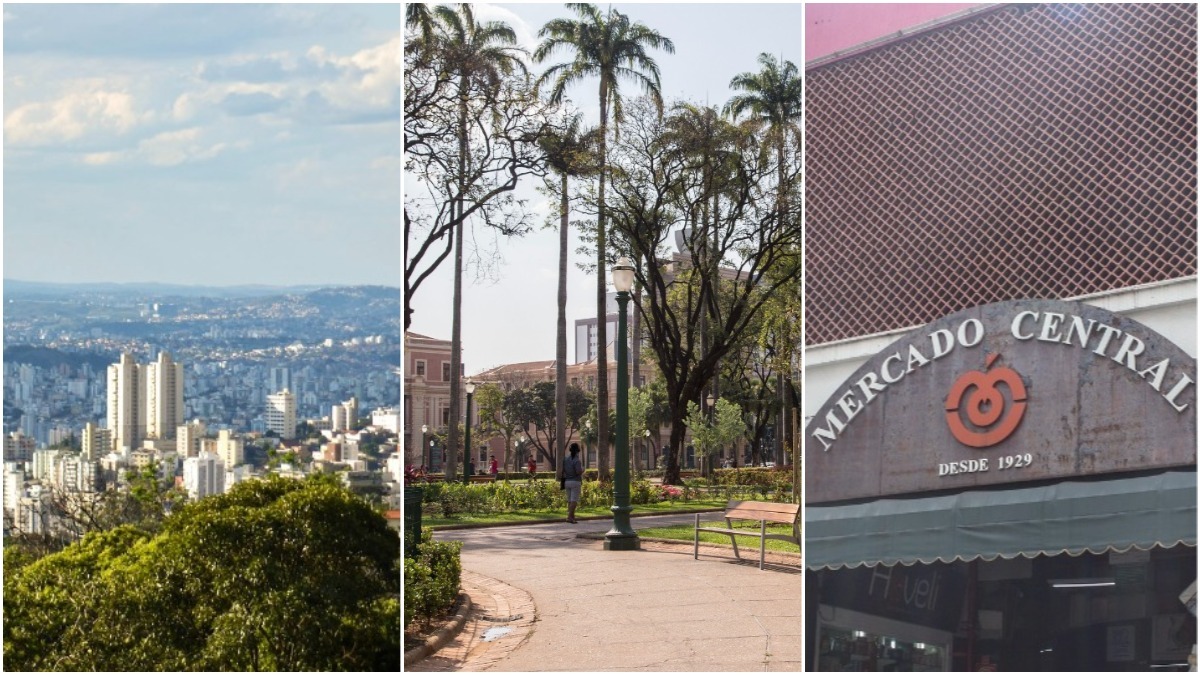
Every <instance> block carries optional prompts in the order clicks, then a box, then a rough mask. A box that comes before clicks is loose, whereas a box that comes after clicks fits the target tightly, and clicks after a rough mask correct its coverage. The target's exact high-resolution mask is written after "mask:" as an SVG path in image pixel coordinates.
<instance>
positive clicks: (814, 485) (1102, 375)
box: [805, 300, 1196, 503]
mask: <svg viewBox="0 0 1200 675" xmlns="http://www.w3.org/2000/svg"><path fill="white" fill-rule="evenodd" d="M1195 385H1196V361H1195V359H1194V358H1193V357H1191V356H1189V355H1188V354H1187V353H1185V352H1184V351H1183V350H1182V349H1180V348H1179V347H1178V346H1177V345H1175V344H1173V343H1171V342H1170V341H1169V340H1167V339H1166V338H1164V337H1163V336H1161V335H1159V334H1157V333H1156V332H1154V331H1153V330H1151V329H1149V328H1147V327H1146V326H1144V325H1142V324H1140V323H1138V322H1136V321H1134V320H1132V319H1129V318H1127V317H1123V316H1120V315H1117V314H1113V313H1112V312H1109V311H1107V310H1104V309H1101V308H1098V307H1093V306H1089V305H1086V304H1083V303H1078V302H1063V301H1056V300H1025V301H1012V302H1004V303H996V304H992V305H985V306H982V307H976V308H972V309H969V310H965V311H962V312H959V313H957V314H954V315H951V316H948V317H945V318H943V319H940V320H938V321H935V322H933V323H932V324H929V325H928V326H925V327H923V328H919V329H916V330H914V331H912V332H910V333H908V334H907V335H905V336H904V337H902V338H900V339H898V340H896V341H895V342H894V343H892V344H891V345H890V346H888V348H887V349H885V350H883V351H882V352H880V353H879V354H877V355H875V356H874V357H873V358H871V359H870V360H869V361H867V363H865V364H864V365H863V366H862V367H860V368H859V369H858V370H857V371H856V372H855V373H854V374H853V375H852V376H851V377H850V378H849V379H848V380H846V382H845V383H843V384H842V386H841V387H839V388H838V389H837V390H836V393H835V394H834V395H833V396H832V397H830V399H829V400H828V401H826V402H825V404H824V405H823V406H822V407H821V409H820V410H819V411H818V412H817V415H816V416H814V417H813V418H812V420H811V421H810V423H809V424H808V427H807V428H806V430H805V435H806V439H807V443H808V447H809V448H810V449H811V451H810V452H808V453H807V454H806V458H805V462H806V471H805V473H806V475H807V476H808V477H809V481H808V484H807V486H806V500H807V501H808V502H809V503H821V502H824V501H831V500H832V501H836V500H843V499H855V498H862V497H874V496H880V495H887V494H902V493H907V492H921V491H925V490H930V489H950V488H965V487H973V486H977V485H985V484H995V483H1005V482H1011V481H1018V480H1039V479H1044V478H1057V477H1068V476H1078V475H1089V474H1099V473H1110V472H1122V471H1137V470H1141V469H1149V468H1159V467H1164V466H1186V465H1190V464H1195V461H1196V459H1195V458H1196V443H1195V438H1196V430H1195V425H1196V416H1195V414H1194V413H1193V410H1194V407H1193V404H1194V402H1195V399H1196V386H1195ZM817 449H819V450H820V452H816V451H815V450H817Z"/></svg>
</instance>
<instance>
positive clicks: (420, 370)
mask: <svg viewBox="0 0 1200 675" xmlns="http://www.w3.org/2000/svg"><path fill="white" fill-rule="evenodd" d="M417 375H420V376H421V377H425V359H417Z"/></svg>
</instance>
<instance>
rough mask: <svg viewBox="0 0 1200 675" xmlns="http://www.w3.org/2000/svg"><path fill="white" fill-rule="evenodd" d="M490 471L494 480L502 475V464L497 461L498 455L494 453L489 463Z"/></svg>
mask: <svg viewBox="0 0 1200 675" xmlns="http://www.w3.org/2000/svg"><path fill="white" fill-rule="evenodd" d="M488 473H490V474H492V480H496V477H497V476H499V475H500V464H499V463H498V462H496V456H495V455H492V462H491V464H489V465H488Z"/></svg>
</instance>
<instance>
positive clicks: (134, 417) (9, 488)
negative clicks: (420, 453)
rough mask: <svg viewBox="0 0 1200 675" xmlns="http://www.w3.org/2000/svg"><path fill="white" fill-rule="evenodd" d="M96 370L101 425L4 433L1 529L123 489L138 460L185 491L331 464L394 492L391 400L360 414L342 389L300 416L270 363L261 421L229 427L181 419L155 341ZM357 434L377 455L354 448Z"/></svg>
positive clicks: (37, 525)
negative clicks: (319, 409) (144, 351)
mask: <svg viewBox="0 0 1200 675" xmlns="http://www.w3.org/2000/svg"><path fill="white" fill-rule="evenodd" d="M21 368H23V366H21V367H18V371H20V369H21ZM106 374H107V377H106V383H107V386H106V388H105V401H106V410H105V417H104V421H105V423H104V425H103V426H100V425H97V424H96V423H95V422H93V421H91V420H89V421H87V422H85V423H84V424H83V426H82V428H81V429H75V428H71V427H68V426H63V425H59V426H58V427H56V428H55V429H54V431H53V433H52V434H51V438H50V439H49V440H52V441H53V442H52V443H49V444H47V443H44V442H39V441H38V439H36V438H35V437H33V436H31V435H29V434H26V433H23V432H22V431H20V430H18V431H14V432H11V433H9V434H6V435H5V436H4V463H5V468H4V497H3V501H4V514H5V531H6V532H12V531H17V532H22V533H41V532H47V531H51V530H53V529H54V528H55V527H56V522H57V521H59V520H61V519H60V518H59V517H58V516H60V515H63V514H62V513H61V510H62V509H63V508H64V504H66V505H68V506H67V508H69V504H71V503H73V502H72V498H76V500H75V501H76V502H78V499H77V498H79V497H81V496H89V495H96V494H99V493H101V492H103V491H104V490H106V489H123V488H124V487H125V486H126V482H127V477H126V474H127V472H129V471H130V470H145V469H146V468H148V467H152V468H153V470H154V471H155V472H156V474H157V476H158V477H159V478H160V479H161V480H162V481H163V482H165V483H168V484H170V483H172V482H173V483H174V484H175V485H176V486H177V487H179V488H182V489H183V490H184V491H185V492H186V493H187V496H188V498H189V499H192V500H196V499H201V498H204V497H206V496H209V495H213V494H221V493H224V492H226V491H228V490H229V489H230V488H231V487H232V486H233V485H235V484H237V483H239V482H242V481H244V480H248V479H251V478H255V477H258V476H261V475H262V474H263V473H264V472H266V471H268V470H269V471H273V472H276V473H279V474H282V475H285V476H292V477H302V476H304V475H306V474H307V473H309V472H311V471H336V472H339V473H340V474H341V475H342V478H343V481H344V482H346V483H347V485H348V486H350V487H351V488H352V489H358V490H360V491H363V492H373V493H375V494H378V495H382V496H383V497H384V498H385V499H386V500H388V501H389V502H390V501H393V497H392V496H391V495H396V499H395V500H398V494H399V489H398V486H399V485H401V484H402V482H403V476H402V473H401V467H399V461H398V459H396V460H388V459H386V458H387V456H388V454H389V453H394V452H395V451H396V438H395V437H396V436H397V434H398V430H399V420H400V413H399V410H398V409H396V408H394V407H392V408H377V409H375V410H373V411H372V412H371V413H370V420H369V423H368V422H367V421H366V420H363V419H362V418H360V414H361V413H360V407H359V401H358V398H357V397H355V396H351V397H350V398H349V400H346V401H343V402H341V403H339V404H336V405H333V406H331V408H330V415H328V416H324V417H321V418H309V419H306V420H304V421H303V423H302V424H301V423H299V422H298V415H297V400H296V396H295V395H294V394H293V393H292V391H291V390H290V389H289V388H288V386H287V385H288V384H290V381H289V373H288V371H287V369H286V368H272V369H271V371H270V379H269V380H268V383H267V384H268V386H277V385H283V386H282V388H281V389H279V390H278V391H276V392H275V393H272V394H268V395H266V396H265V399H266V405H265V408H264V413H263V415H262V420H263V424H262V427H261V429H249V430H247V429H241V430H236V429H233V428H230V427H229V426H228V425H224V424H221V425H220V426H219V427H210V426H209V425H207V424H206V423H205V422H204V421H202V419H201V418H194V419H192V421H190V422H189V421H185V420H186V418H185V411H186V410H187V407H186V406H185V399H184V366H183V364H181V363H177V362H175V361H174V360H173V359H172V357H171V355H170V354H169V353H167V352H165V351H161V352H159V353H158V354H157V358H156V359H155V360H154V361H152V362H149V363H138V362H137V361H136V360H135V359H134V357H133V356H131V355H129V354H122V355H121V357H120V360H119V361H118V362H117V363H114V364H112V365H110V366H109V367H108V369H107V373H106ZM298 428H304V430H305V437H303V438H301V437H298V434H297V430H298ZM367 442H370V443H371V446H372V449H373V455H374V453H376V452H377V453H378V455H377V457H378V458H379V461H375V458H374V456H373V457H367V456H365V455H364V454H363V453H362V452H361V449H360V444H365V443H367ZM248 448H254V449H255V452H256V455H258V456H257V461H251V458H250V457H248V454H249V453H248ZM268 454H271V455H273V456H274V460H273V461H270V460H267V459H266V457H265V455H268ZM397 456H398V455H397Z"/></svg>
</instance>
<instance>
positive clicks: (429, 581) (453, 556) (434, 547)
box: [404, 528, 462, 626]
mask: <svg viewBox="0 0 1200 675" xmlns="http://www.w3.org/2000/svg"><path fill="white" fill-rule="evenodd" d="M461 551H462V542H459V541H434V540H433V530H431V529H429V528H424V529H422V531H421V554H420V557H418V558H405V559H404V625H405V626H407V625H409V624H411V623H412V622H413V621H414V620H419V621H421V622H422V623H423V624H424V625H426V626H428V625H429V622H430V621H432V620H433V619H435V618H437V617H438V616H441V615H442V614H443V613H444V612H445V611H446V610H447V609H449V608H450V606H451V605H453V604H454V599H455V598H456V597H458V588H459V583H460V581H461V577H462V562H461V559H460V556H461Z"/></svg>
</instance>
